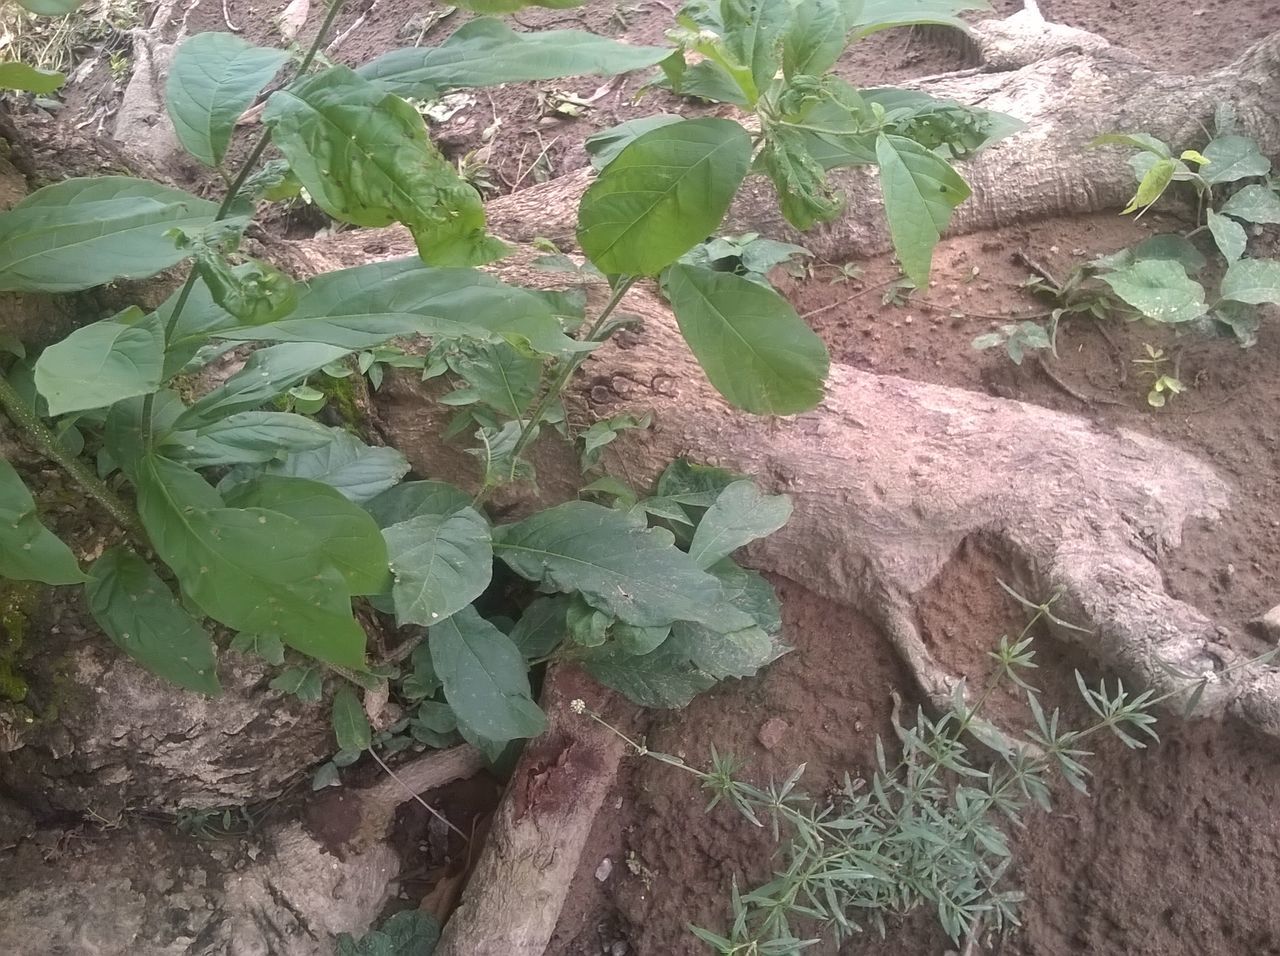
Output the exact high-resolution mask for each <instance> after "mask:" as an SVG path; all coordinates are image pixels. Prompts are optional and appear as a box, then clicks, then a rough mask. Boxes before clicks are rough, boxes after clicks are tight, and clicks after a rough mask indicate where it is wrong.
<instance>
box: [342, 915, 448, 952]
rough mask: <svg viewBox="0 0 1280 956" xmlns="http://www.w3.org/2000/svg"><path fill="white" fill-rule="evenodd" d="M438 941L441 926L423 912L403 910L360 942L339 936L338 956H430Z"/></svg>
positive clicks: (372, 930)
mask: <svg viewBox="0 0 1280 956" xmlns="http://www.w3.org/2000/svg"><path fill="white" fill-rule="evenodd" d="M439 941H440V924H439V923H437V922H436V920H435V917H433V916H432V915H431V914H430V913H424V912H423V911H422V910H402V911H401V912H399V913H396V914H394V915H393V916H389V917H387V919H386V922H384V923H383V924H382V925H381V926H380V927H379V928H378V929H371V930H369V932H367V933H365V934H364V935H363V936H361V937H360V938H359V939H355V938H354V937H353V936H352V935H351V934H350V933H339V934H338V956H431V954H432V953H433V952H435V948H436V944H437V943H438V942H439Z"/></svg>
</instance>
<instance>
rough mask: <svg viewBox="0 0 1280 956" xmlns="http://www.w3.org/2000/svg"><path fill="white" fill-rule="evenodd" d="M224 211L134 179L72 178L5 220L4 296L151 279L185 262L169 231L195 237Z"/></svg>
mask: <svg viewBox="0 0 1280 956" xmlns="http://www.w3.org/2000/svg"><path fill="white" fill-rule="evenodd" d="M216 210H217V207H216V206H215V205H214V204H213V203H211V202H207V201H206V200H203V199H197V198H196V197H195V196H192V195H190V194H189V193H185V192H183V191H182V190H180V189H171V188H170V187H168V186H161V185H158V184H156V183H151V182H148V181H146V180H144V179H134V178H132V177H130V176H99V177H90V178H85V179H66V180H63V181H62V182H60V183H55V184H53V185H52V186H45V187H44V188H43V189H37V190H36V191H35V192H33V193H32V194H31V195H30V196H28V197H27V198H26V199H24V200H23V201H22V202H20V203H18V204H17V205H16V206H14V207H13V208H12V209H11V210H9V211H8V212H5V213H0V291H3V292H78V291H79V290H81V289H88V288H92V287H93V286H95V285H101V284H103V283H104V282H111V281H112V280H114V279H145V278H147V277H148V276H152V275H155V274H156V273H157V272H159V271H161V270H162V269H167V268H169V267H170V266H172V265H176V264H177V263H179V262H181V261H182V260H183V259H185V258H186V257H187V255H188V253H187V252H185V251H183V250H180V249H179V248H178V247H177V245H176V244H175V243H174V241H173V239H172V238H170V237H169V235H168V232H169V230H171V229H174V228H177V229H181V230H183V231H184V232H188V233H195V232H199V231H200V230H201V229H204V228H205V227H206V226H208V225H209V224H210V223H211V222H212V221H213V216H214V213H215V212H216Z"/></svg>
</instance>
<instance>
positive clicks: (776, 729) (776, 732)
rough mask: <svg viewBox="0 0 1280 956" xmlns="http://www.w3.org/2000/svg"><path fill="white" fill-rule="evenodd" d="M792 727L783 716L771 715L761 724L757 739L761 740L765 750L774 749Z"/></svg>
mask: <svg viewBox="0 0 1280 956" xmlns="http://www.w3.org/2000/svg"><path fill="white" fill-rule="evenodd" d="M790 729H791V725H790V724H788V723H787V722H786V721H785V720H783V719H782V718H781V717H770V718H769V719H768V720H766V721H765V722H764V724H762V725H761V727H760V732H759V733H758V734H756V740H758V741H760V746H761V747H763V748H764V749H765V750H772V749H773V748H774V747H776V746H778V744H780V743H782V739H783V737H785V736H786V734H787V731H788V730H790Z"/></svg>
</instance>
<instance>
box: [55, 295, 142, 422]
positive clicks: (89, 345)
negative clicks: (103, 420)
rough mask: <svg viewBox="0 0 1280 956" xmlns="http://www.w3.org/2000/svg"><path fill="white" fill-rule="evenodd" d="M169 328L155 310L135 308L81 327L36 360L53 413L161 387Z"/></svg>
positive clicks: (103, 404) (105, 403)
mask: <svg viewBox="0 0 1280 956" xmlns="http://www.w3.org/2000/svg"><path fill="white" fill-rule="evenodd" d="M163 366H164V329H162V328H161V327H160V322H159V320H158V319H157V318H156V317H155V316H154V315H148V316H146V317H143V314H142V311H141V310H140V309H138V308H136V307H135V308H130V309H127V310H126V311H124V312H122V313H120V314H119V315H117V316H115V317H114V318H111V319H104V320H103V321H101V322H94V323H93V324H92V325H86V326H84V327H83V328H79V329H76V331H74V332H72V333H71V334H70V335H68V336H67V337H66V338H65V339H63V340H62V341H60V342H58V343H56V344H54V345H51V346H49V347H48V348H47V349H45V350H44V352H42V353H41V355H40V358H39V359H38V360H37V361H36V366H35V382H36V388H37V389H39V391H40V394H41V395H43V396H44V398H45V401H47V402H48V403H49V414H50V415H51V416H55V417H56V416H58V415H65V414H66V413H67V412H79V411H85V410H86V409H91V408H105V407H106V406H108V405H112V404H114V403H116V402H118V401H120V400H121V399H125V398H132V397H134V396H135V395H146V394H148V393H150V392H154V391H155V390H156V389H158V388H159V387H160V375H161V371H162V369H163Z"/></svg>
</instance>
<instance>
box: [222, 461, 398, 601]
mask: <svg viewBox="0 0 1280 956" xmlns="http://www.w3.org/2000/svg"><path fill="white" fill-rule="evenodd" d="M227 504H228V505H229V506H231V507H233V508H265V509H266V510H268V511H277V512H279V513H280V514H283V515H288V516H289V517H290V518H294V519H295V520H297V521H298V522H299V523H300V524H302V525H304V526H305V527H306V528H307V529H308V530H310V531H312V532H314V533H315V535H316V537H317V538H318V539H319V542H320V551H321V553H322V554H323V555H324V557H326V558H328V560H329V563H330V564H332V565H333V566H334V567H335V568H337V569H338V571H339V572H340V573H341V574H342V577H343V579H344V580H345V581H346V582H347V589H348V590H349V591H350V592H351V593H352V594H381V593H382V592H384V591H385V590H386V589H387V585H388V583H390V580H391V576H390V571H389V570H388V555H387V544H386V542H385V541H384V540H383V538H382V532H381V531H380V530H379V529H378V525H377V523H376V522H375V521H374V520H373V517H372V516H371V515H370V514H369V512H367V511H365V510H364V509H363V508H361V507H360V506H359V505H356V504H353V503H352V502H351V501H349V500H348V499H347V498H345V497H343V495H342V494H341V493H340V492H339V491H338V490H337V489H335V488H331V487H330V486H329V485H323V484H321V483H320V482H318V481H309V480H307V479H304V478H281V477H278V476H275V475H264V476H262V477H260V478H256V479H254V480H253V481H250V482H246V483H244V484H241V485H237V486H236V487H235V488H234V489H233V490H232V491H231V492H229V493H228V495H227Z"/></svg>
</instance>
